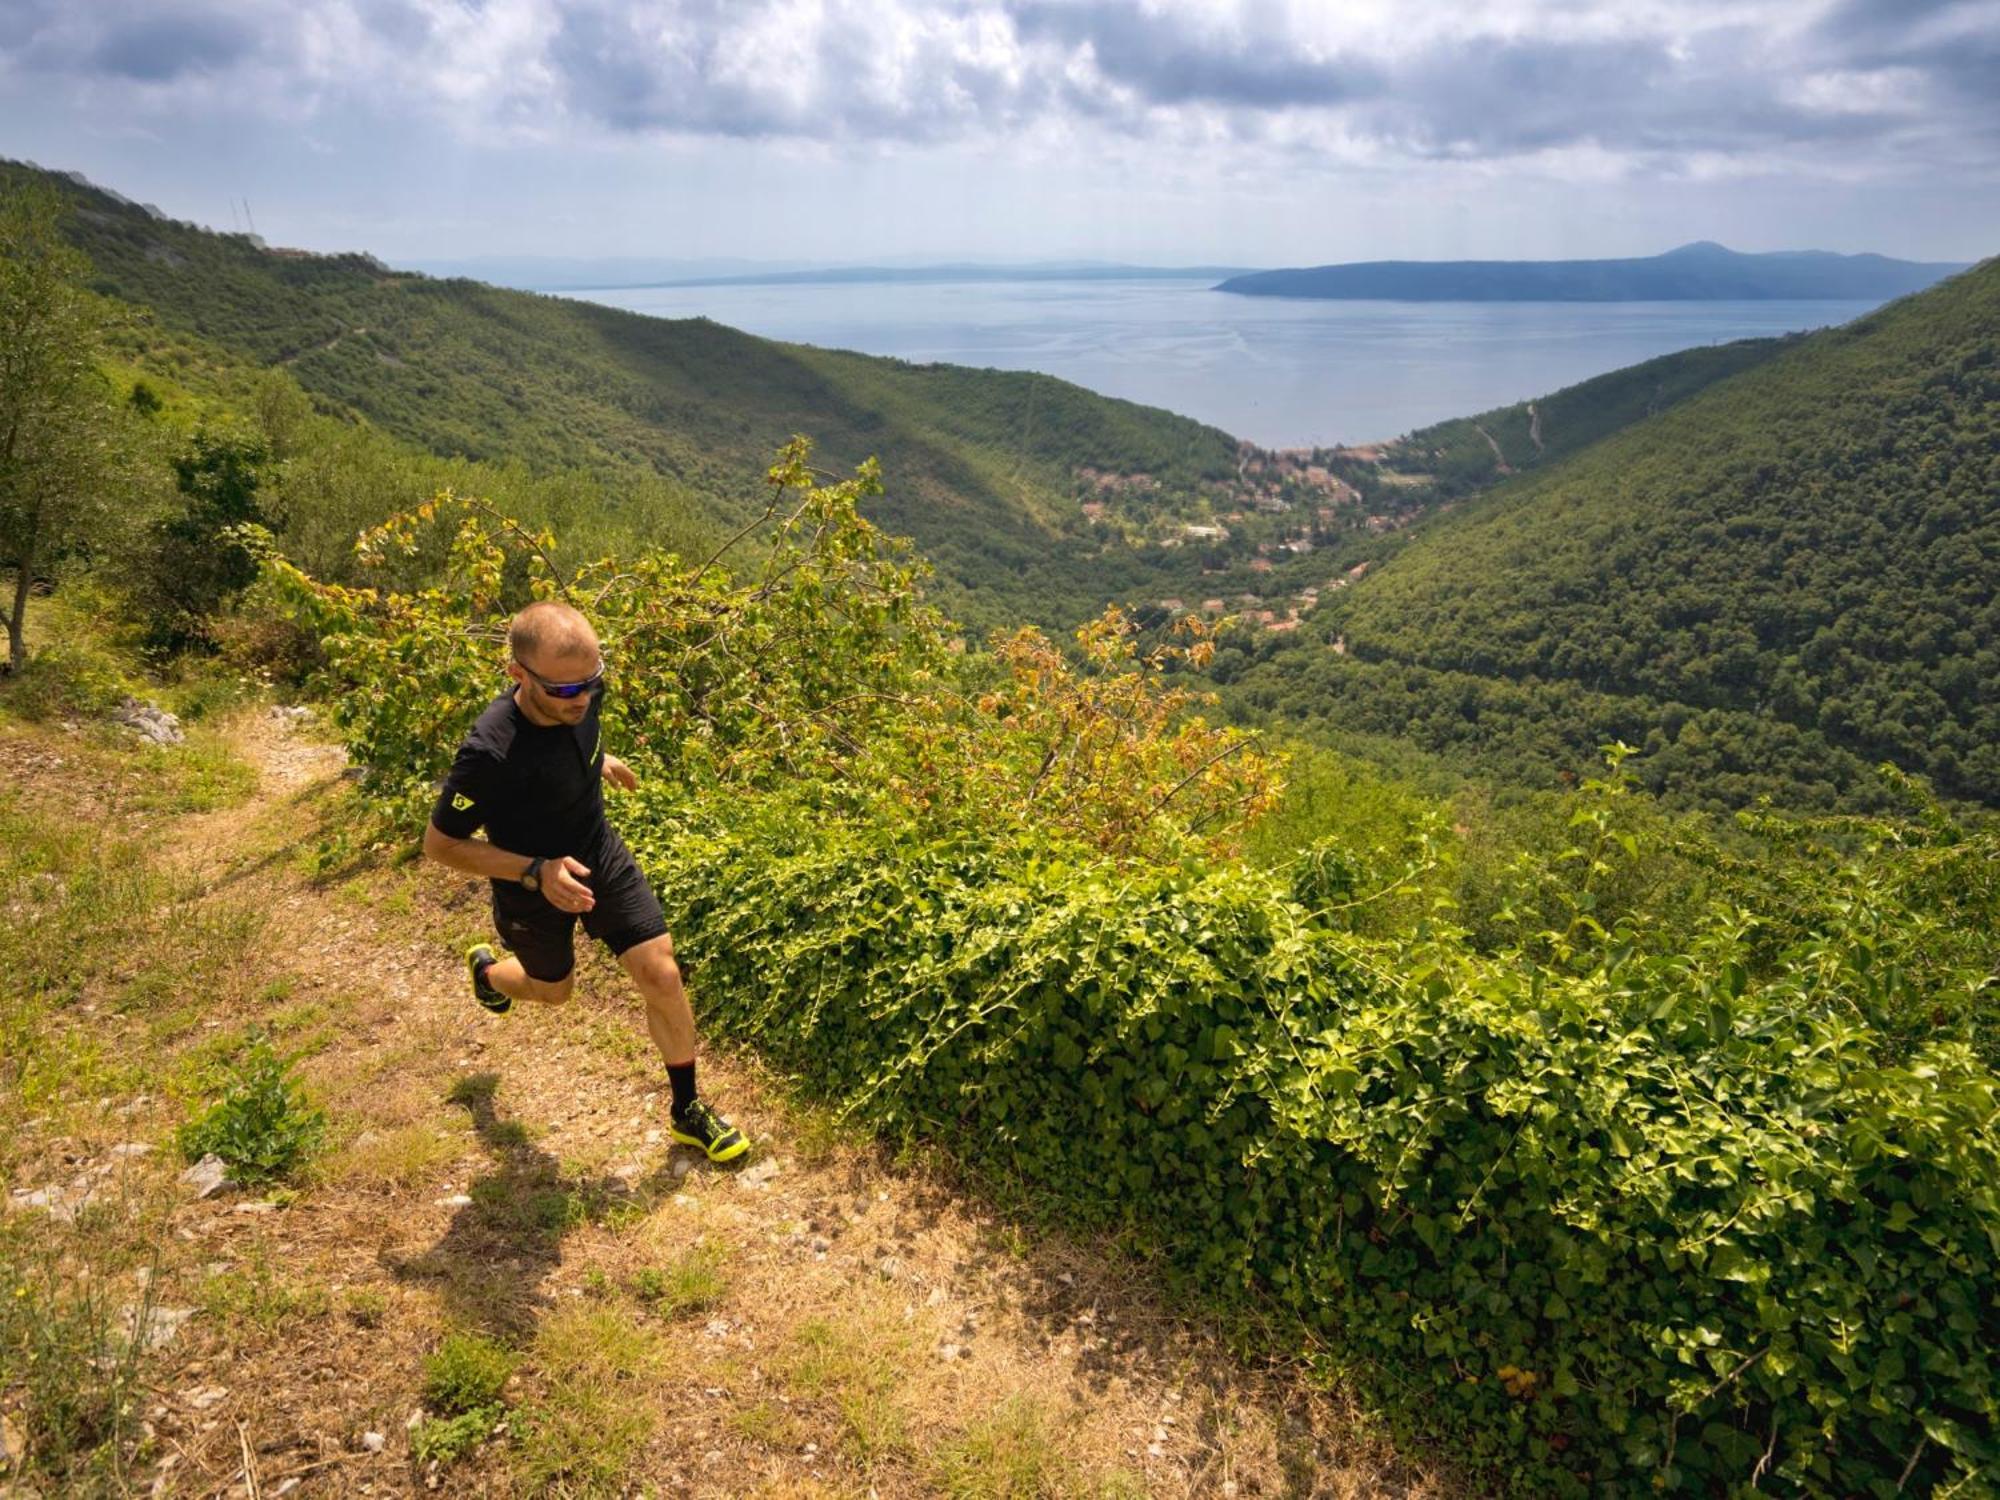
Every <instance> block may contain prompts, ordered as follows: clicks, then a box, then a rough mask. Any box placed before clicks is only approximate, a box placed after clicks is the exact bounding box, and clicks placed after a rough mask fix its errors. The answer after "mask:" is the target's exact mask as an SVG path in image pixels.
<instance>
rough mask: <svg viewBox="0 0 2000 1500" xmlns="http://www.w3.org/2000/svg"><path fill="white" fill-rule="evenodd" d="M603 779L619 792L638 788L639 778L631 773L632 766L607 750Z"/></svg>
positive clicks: (634, 790)
mask: <svg viewBox="0 0 2000 1500" xmlns="http://www.w3.org/2000/svg"><path fill="white" fill-rule="evenodd" d="M604 779H605V780H606V781H608V782H610V783H611V784H612V785H613V786H615V787H617V788H618V790H619V791H621V792H636V791H637V790H639V778H638V777H636V776H634V775H633V774H632V768H631V767H630V766H628V765H626V764H625V762H624V761H622V760H620V759H619V758H618V757H617V756H615V755H613V754H611V753H610V752H609V751H607V752H605V756H604Z"/></svg>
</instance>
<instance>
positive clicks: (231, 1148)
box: [180, 1041, 326, 1185]
mask: <svg viewBox="0 0 2000 1500" xmlns="http://www.w3.org/2000/svg"><path fill="white" fill-rule="evenodd" d="M325 1135H326V1113H325V1111H324V1110H321V1109H318V1108H315V1107H314V1106H312V1105H311V1104H309V1103H307V1101H306V1098H305V1094H304V1092H303V1091H302V1090H301V1088H300V1087H299V1084H298V1081H297V1080H296V1079H295V1078H293V1077H292V1071H291V1064H290V1063H289V1062H288V1061H287V1060H286V1059H284V1058H282V1057H280V1056H279V1055H278V1054H277V1053H276V1052H274V1051H273V1050H272V1049H271V1045H270V1043H269V1042H266V1041H257V1042H254V1043H253V1044H252V1045H251V1046H250V1047H249V1048H248V1049H246V1050H245V1052H244V1053H243V1054H242V1056H240V1057H239V1058H238V1059H237V1060H236V1063H235V1065H234V1066H233V1067H232V1068H231V1070H230V1074H229V1078H228V1082H227V1086H226V1088H225V1090H224V1092H223V1095H222V1097H221V1098H220V1099H218V1100H217V1101H216V1102H215V1103H214V1104H212V1105H211V1106H210V1107H209V1108H208V1109H207V1110H206V1111H204V1112H203V1113H202V1114H201V1115H199V1116H197V1117H196V1118H195V1119H192V1120H190V1121H188V1122H187V1123H186V1124H185V1125H183V1126H182V1127H181V1132H180V1147H181V1151H182V1154H184V1155H185V1156H186V1157H187V1159H188V1160H189V1161H198V1160H199V1159H200V1158H202V1157H203V1156H206V1155H208V1154H210V1153H211V1152H212V1153H214V1154H215V1155H216V1156H219V1157H221V1158H222V1159H223V1161H225V1162H227V1163H228V1164H229V1171H230V1175H231V1176H232V1177H234V1178H235V1179H236V1180H237V1181H238V1182H241V1183H244V1184H245V1185H253V1184H258V1183H265V1182H271V1181H277V1180H283V1179H285V1178H288V1177H291V1176H292V1175H293V1174H295V1173H296V1172H297V1171H298V1170H299V1169H300V1168H301V1167H303V1166H304V1165H305V1164H306V1162H307V1161H309V1160H310V1159H311V1158H312V1156H313V1154H314V1153H315V1152H316V1151H318V1149H319V1147H320V1144H321V1142H322V1140H323V1139H324V1137H325Z"/></svg>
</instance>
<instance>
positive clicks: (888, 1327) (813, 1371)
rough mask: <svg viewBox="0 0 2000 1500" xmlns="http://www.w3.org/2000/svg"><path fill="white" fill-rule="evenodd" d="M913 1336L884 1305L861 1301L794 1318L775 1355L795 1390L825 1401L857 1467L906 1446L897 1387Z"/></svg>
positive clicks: (907, 1366)
mask: <svg viewBox="0 0 2000 1500" xmlns="http://www.w3.org/2000/svg"><path fill="white" fill-rule="evenodd" d="M915 1345H916V1339H915V1337H914V1335H913V1334H912V1333H911V1331H910V1329H909V1328H908V1327H906V1326H905V1325H904V1324H903V1323H902V1322H901V1321H900V1320H899V1319H897V1318H895V1317H893V1316H892V1315H890V1314H889V1313H888V1312H887V1311H886V1310H885V1309H881V1308H877V1307H873V1306H870V1305H860V1306H856V1307H853V1308H850V1309H847V1310H846V1311H845V1312H844V1313H843V1315H842V1316H840V1317H837V1318H811V1319H807V1320H806V1321H805V1322H802V1323H800V1324H798V1325H797V1326H796V1327H795V1328H794V1329H793V1330H792V1334H791V1339H790V1341H789V1343H788V1344H787V1346H786V1348H785V1349H784V1350H783V1352H782V1354H781V1355H780V1359H779V1366H780V1371H781V1373H782V1375H783V1377H784V1379H785V1383H786V1384H787V1385H788V1386H789V1387H790V1388H791V1390H792V1391H793V1393H794V1394H796V1395H798V1396H801V1397H803V1398H805V1399H807V1400H811V1401H819V1402H823V1403H826V1404H827V1405H829V1406H830V1407H831V1408H832V1410H833V1412H834V1414H835V1415H836V1416H837V1417H838V1418H839V1421H840V1428H841V1434H840V1445H841V1448H842V1449H843V1451H845V1452H846V1453H847V1454H848V1455H849V1456H850V1457H851V1458H853V1459H854V1460H855V1461H856V1462H857V1463H859V1464H861V1465H862V1466H863V1467H864V1468H866V1467H868V1466H871V1465H873V1464H876V1463H879V1462H881V1461H883V1460H885V1459H890V1458H894V1457H898V1456H901V1455H903V1454H906V1453H908V1452H909V1449H910V1437H909V1424H908V1421H907V1419H906V1417H905V1415H904V1410H903V1403H902V1400H901V1393H902V1389H903V1387H904V1386H905V1385H906V1384H907V1383H908V1382H909V1381H910V1380H911V1379H912V1378H913V1371H912V1369H911V1364H912V1357H913V1355H914V1352H915Z"/></svg>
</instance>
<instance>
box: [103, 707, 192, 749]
mask: <svg viewBox="0 0 2000 1500" xmlns="http://www.w3.org/2000/svg"><path fill="white" fill-rule="evenodd" d="M111 718H112V722H113V723H117V724H123V725H124V726H125V727H126V728H127V729H129V730H131V731H132V732H133V733H135V734H137V735H138V736H139V738H141V739H143V740H150V741H152V742H153V743H154V744H156V745H178V744H179V743H180V742H181V741H182V740H183V739H185V738H186V736H185V735H183V734H182V733H181V721H180V720H179V719H177V718H176V717H174V715H172V714H170V713H168V712H167V711H166V710H165V709H162V708H157V707H155V706H154V705H153V704H150V703H141V702H140V701H139V700H138V699H137V698H129V697H128V698H126V699H125V700H124V701H123V702H122V703H120V704H119V705H118V707H117V708H116V709H114V710H113V711H112V714H111Z"/></svg>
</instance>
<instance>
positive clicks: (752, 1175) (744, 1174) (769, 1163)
mask: <svg viewBox="0 0 2000 1500" xmlns="http://www.w3.org/2000/svg"><path fill="white" fill-rule="evenodd" d="M777 1175H778V1161H777V1158H776V1157H773V1156H767V1157H765V1158H764V1159H763V1160H762V1161H759V1162H753V1163H751V1164H750V1165H749V1166H747V1167H745V1168H744V1169H743V1170H742V1171H740V1172H738V1173H737V1174H736V1185H737V1186H738V1187H747V1188H761V1187H768V1186H769V1185H770V1181H771V1179H772V1178H773V1177H776V1176H777Z"/></svg>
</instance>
